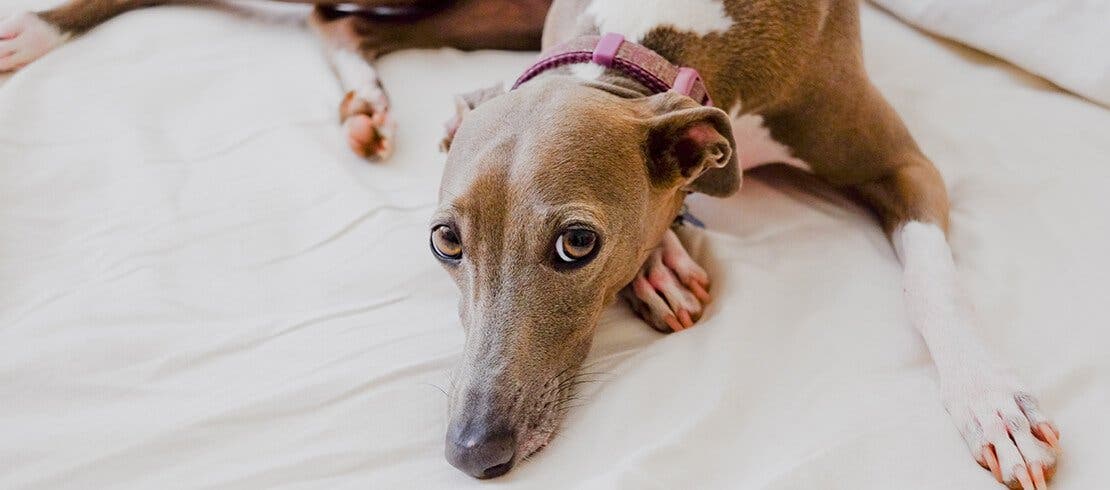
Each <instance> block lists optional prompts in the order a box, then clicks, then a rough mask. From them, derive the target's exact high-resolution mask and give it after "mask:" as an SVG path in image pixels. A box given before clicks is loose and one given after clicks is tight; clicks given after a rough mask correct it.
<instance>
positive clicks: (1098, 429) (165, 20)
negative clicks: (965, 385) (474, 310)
mask: <svg viewBox="0 0 1110 490" xmlns="http://www.w3.org/2000/svg"><path fill="white" fill-rule="evenodd" d="M24 3H25V4H26V2H24ZM9 6H10V5H9ZM863 20H864V37H865V47H866V52H867V53H866V54H867V59H868V65H869V67H870V70H871V73H872V76H873V77H874V80H875V82H876V83H877V84H878V85H880V86H881V88H882V89H883V90H884V92H885V93H886V94H887V95H888V97H889V98H890V100H891V102H892V103H893V104H894V105H895V106H896V107H897V108H898V110H899V111H900V112H901V113H902V115H903V116H904V117H905V119H906V120H907V122H908V124H909V125H910V127H911V128H912V130H913V132H914V133H915V134H916V136H917V138H918V140H919V141H920V143H921V144H922V145H923V146H924V148H925V149H926V150H927V152H928V153H929V154H930V155H931V156H932V157H933V158H934V159H935V160H936V162H937V164H938V165H939V166H940V168H941V169H942V171H943V173H944V175H945V176H946V178H947V181H948V185H949V189H950V191H951V195H952V200H953V208H954V209H953V232H952V241H953V244H954V248H955V253H956V255H957V260H958V262H959V264H960V267H961V270H962V277H963V279H964V281H965V283H966V285H967V287H968V288H969V289H970V290H971V291H972V295H973V297H974V301H975V303H976V304H977V305H978V313H979V316H980V318H981V325H980V329H979V331H980V333H981V335H982V336H983V337H984V338H985V339H987V340H988V341H989V342H990V344H991V345H992V346H993V347H994V349H995V350H996V351H997V352H998V353H999V354H1000V355H1002V356H1003V357H1005V358H1006V359H1008V360H1009V362H1010V363H1011V364H1012V365H1013V366H1014V367H1015V369H1016V370H1017V371H1018V372H1020V374H1021V375H1022V376H1023V377H1024V378H1025V379H1026V380H1027V381H1028V383H1029V385H1030V387H1031V388H1032V389H1033V390H1034V391H1035V392H1037V393H1039V394H1040V397H1041V401H1042V403H1043V405H1044V408H1045V409H1046V410H1047V411H1048V412H1050V413H1051V414H1052V415H1053V416H1054V417H1055V420H1056V422H1057V424H1058V425H1059V427H1060V429H1061V431H1062V432H1063V443H1064V444H1065V446H1066V448H1067V453H1066V455H1065V457H1064V459H1063V462H1062V464H1061V467H1060V471H1059V475H1058V476H1057V478H1056V482H1055V485H1054V487H1053V488H1056V489H1060V490H1064V489H1074V490H1079V489H1083V490H1088V489H1092V488H1098V487H1099V486H1100V485H1103V484H1105V481H1106V478H1105V475H1104V471H1105V463H1106V461H1107V457H1108V455H1110V449H1108V445H1107V441H1108V440H1110V424H1108V422H1110V420H1108V417H1107V414H1108V413H1110V411H1108V409H1107V406H1108V405H1110V389H1108V382H1110V376H1108V375H1110V361H1108V356H1107V350H1108V347H1110V333H1108V331H1107V328H1106V324H1105V322H1106V320H1105V314H1104V309H1105V307H1106V301H1107V298H1108V294H1107V293H1108V292H1110V291H1108V287H1107V284H1108V280H1110V277H1108V276H1110V273H1108V270H1110V267H1108V265H1110V259H1108V258H1107V256H1106V251H1107V250H1110V218H1108V212H1107V201H1106V196H1107V189H1110V165H1108V164H1110V161H1108V155H1110V112H1108V111H1107V110H1106V109H1104V108H1101V107H1098V106H1096V105H1094V104H1092V103H1089V102H1085V101H1083V100H1081V99H1078V98H1076V97H1074V96H1071V95H1068V94H1065V93H1062V92H1059V91H1057V90H1056V89H1054V88H1051V87H1049V86H1047V84H1045V83H1044V82H1041V81H1038V79H1036V78H1034V77H1031V76H1028V75H1025V74H1023V73H1022V72H1020V71H1017V70H1015V69H1012V68H1009V67H1008V66H1007V65H1004V64H1002V63H1000V62H997V61H994V60H992V59H990V58H987V57H985V56H983V55H979V54H976V53H974V52H971V51H969V50H965V49H962V48H957V47H955V46H953V45H951V44H947V43H945V42H941V41H937V40H935V39H931V38H929V37H926V36H924V35H922V34H920V33H919V32H917V31H915V30H913V29H911V28H908V27H905V26H904V25H902V24H900V23H898V22H897V21H895V20H893V19H892V18H890V17H888V16H887V15H885V14H882V13H878V12H877V11H876V10H874V9H873V8H871V7H865V8H864V19H863ZM530 59H531V55H529V54H520V53H517V54H509V53H476V54H464V53H459V52H455V51H451V50H441V51H420V52H405V53H400V54H397V55H394V56H390V57H388V58H386V59H385V60H383V61H382V62H381V64H380V66H381V72H382V74H383V76H384V79H385V83H386V85H387V86H388V88H389V90H390V92H391V94H392V97H393V101H394V104H395V114H396V115H397V119H398V120H399V121H400V130H399V136H398V141H397V143H398V144H397V147H398V151H397V153H396V155H395V157H394V158H393V159H392V160H391V161H389V162H388V163H384V164H377V165H372V164H367V163H366V162H363V161H361V160H359V159H358V158H356V157H354V156H352V155H351V154H350V153H349V152H348V150H347V149H346V147H345V145H344V144H343V141H342V139H341V137H340V135H339V132H338V128H337V123H336V121H335V104H336V102H337V101H338V100H339V97H340V95H341V94H340V91H339V88H338V86H337V84H336V82H335V81H334V79H333V77H332V76H331V75H330V73H329V72H328V70H327V68H326V66H325V64H324V61H323V59H322V57H321V55H320V52H319V50H318V48H317V47H316V45H315V44H314V42H313V40H312V37H311V35H310V34H309V33H307V32H306V31H305V30H304V29H302V28H300V27H298V26H297V25H296V24H291V23H289V22H273V21H266V20H260V19H252V18H245V17H244V16H242V15H233V14H230V13H228V12H223V11H214V10H206V9H201V8H188V7H166V8H157V9H151V10H147V11H142V12H135V13H130V14H127V15H125V16H123V17H120V18H118V19H116V20H113V21H111V22H110V23H108V24H107V25H104V26H102V27H101V28H98V29H96V30H94V31H92V32H91V33H89V34H88V35H86V36H83V37H81V38H79V39H77V40H75V41H73V42H72V43H71V44H69V45H67V46H65V47H64V48H62V49H60V50H58V51H56V52H54V53H52V54H50V55H48V56H47V57H46V58H44V59H42V60H41V61H39V62H38V63H36V64H33V65H32V66H30V67H29V68H27V69H25V70H24V71H21V72H19V73H18V74H16V75H14V76H12V77H10V78H9V79H7V80H6V82H5V83H4V84H3V86H2V87H0V488H6V489H15V488H20V489H22V488H36V489H46V488H51V489H53V488H82V489H85V488H141V489H150V488H159V489H168V488H329V489H331V488H359V489H365V488H383V489H384V488H389V489H393V488H421V489H423V488H478V487H494V488H502V487H513V488H548V487H550V488H629V489H640V488H743V489H768V490H770V489H803V488H823V489H891V488H899V489H937V488H953V489H955V488H959V489H972V488H977V489H994V488H999V487H997V484H995V483H993V480H992V479H991V477H990V475H989V474H988V473H987V472H985V471H983V470H981V469H980V468H979V467H978V466H976V465H975V464H974V463H973V462H972V461H971V459H970V458H969V457H968V455H967V453H966V448H965V446H964V444H963V442H962V441H961V439H960V437H959V435H958V434H957V432H956V430H955V429H954V428H953V427H952V426H951V425H950V422H949V420H948V419H947V417H946V414H945V413H944V409H943V407H942V406H941V404H940V402H939V401H938V398H937V395H936V389H935V373H934V371H933V368H932V367H931V364H930V361H929V359H928V356H927V352H926V350H925V348H924V345H923V344H922V342H921V341H920V340H919V339H918V337H917V336H916V334H915V333H914V332H913V331H912V330H911V329H910V327H909V325H908V324H907V322H906V318H905V314H904V311H903V307H902V303H901V294H900V280H899V267H898V265H897V261H896V259H895V257H894V255H893V253H892V252H891V250H890V247H889V246H888V245H887V243H886V241H885V239H884V238H883V236H882V234H881V233H880V231H879V230H878V228H877V226H875V224H874V223H873V222H872V220H871V219H870V218H869V217H868V216H867V215H866V214H865V213H863V212H862V211H860V210H858V209H855V208H852V207H845V206H840V205H836V204H833V203H829V202H827V201H825V200H822V199H819V198H816V197H814V196H812V195H810V194H808V193H804V192H800V191H797V190H790V189H786V190H783V189H781V188H778V187H772V186H769V185H768V184H767V180H768V179H764V180H763V181H760V180H759V179H750V180H748V181H747V182H746V184H745V187H744V189H743V190H742V192H741V193H740V194H739V195H738V196H737V197H735V198H732V199H728V200H724V201H712V200H708V199H699V200H697V201H696V202H695V205H694V207H695V209H696V211H697V212H698V213H700V214H701V215H702V217H703V218H704V219H705V220H706V221H708V222H709V224H710V227H711V228H712V231H711V232H709V234H708V240H706V243H707V251H706V254H707V256H708V257H709V262H710V264H711V267H710V268H711V272H712V274H713V275H714V277H715V279H716V286H715V293H716V296H717V298H718V300H717V301H716V302H715V303H714V305H713V306H712V308H711V310H710V313H709V314H708V316H707V317H706V318H705V319H703V320H702V322H701V324H700V325H699V326H698V327H697V328H695V329H693V330H692V331H689V332H685V333H682V334H681V335H671V336H663V335H659V334H656V333H654V332H653V331H651V330H650V329H648V328H647V327H645V326H644V325H642V324H641V323H640V322H638V321H637V320H636V319H635V318H634V317H633V316H632V315H631V314H630V313H629V312H628V311H627V310H626V308H624V307H623V306H621V305H617V306H615V307H613V308H611V310H610V311H609V312H608V313H607V315H606V318H605V320H604V322H603V325H602V326H601V327H600V331H599V333H598V336H597V339H596V343H595V347H594V350H593V352H592V354H591V360H590V362H591V363H593V367H592V368H591V369H593V370H596V371H600V372H603V373H604V374H603V375H602V376H601V378H602V379H603V381H602V382H599V383H595V384H591V385H587V386H586V388H585V390H584V395H585V396H584V399H583V402H582V404H581V406H579V407H577V408H575V409H574V410H572V411H571V413H570V415H569V418H568V419H567V421H566V424H565V427H564V429H563V430H562V432H561V434H560V435H559V437H558V438H557V439H556V440H555V441H554V442H553V444H552V445H551V446H550V447H549V448H548V449H547V450H545V451H543V452H542V453H540V454H538V455H536V456H535V457H534V458H532V459H531V460H530V461H528V462H526V463H525V464H522V465H520V467H518V468H517V469H515V470H514V471H513V472H512V473H511V474H510V475H508V476H507V477H505V478H502V479H498V480H496V481H491V482H484V483H480V482H477V481H475V480H472V479H470V478H469V477H466V476H464V475H463V474H462V473H460V472H458V471H456V470H455V469H453V468H452V467H451V466H449V465H448V464H447V463H446V462H445V461H444V459H443V456H442V452H443V446H442V441H443V434H444V430H445V425H446V420H445V397H444V395H443V394H442V393H441V392H440V390H439V389H438V388H437V386H441V387H442V386H446V385H447V384H448V382H449V377H450V370H451V368H452V366H453V365H454V364H455V363H456V362H457V361H458V359H459V355H460V346H461V344H462V333H461V331H460V329H459V327H458V324H457V320H456V312H455V294H456V293H455V288H454V286H453V285H452V283H451V282H450V280H449V278H448V276H447V275H446V274H445V273H444V272H443V271H441V270H440V268H439V266H438V265H437V264H436V263H435V261H434V260H433V259H432V258H431V255H430V254H429V252H428V250H427V245H426V232H427V231H426V220H427V219H428V217H429V214H430V212H431V210H432V208H433V206H434V203H435V192H436V188H437V186H438V181H439V174H440V167H441V164H442V160H443V157H442V156H441V155H440V154H439V153H437V152H436V150H435V144H436V142H437V141H438V137H439V131H440V130H441V122H442V121H443V120H445V119H446V117H447V116H448V115H449V113H450V111H451V110H452V104H451V94H452V93H455V92H459V91H463V90H467V89H470V88H475V87H479V86H483V85H485V84H486V83H488V82H490V81H493V80H500V79H505V78H509V77H511V76H513V75H514V74H515V73H516V72H517V71H518V70H520V69H522V68H523V67H524V66H526V64H527V63H528V61H529V60H530ZM771 177H772V178H770V180H776V179H775V178H774V176H771Z"/></svg>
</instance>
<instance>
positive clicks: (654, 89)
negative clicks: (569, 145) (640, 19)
mask: <svg viewBox="0 0 1110 490" xmlns="http://www.w3.org/2000/svg"><path fill="white" fill-rule="evenodd" d="M551 74H561V75H570V77H569V78H568V79H569V80H575V81H578V82H580V83H581V84H582V85H585V86H589V87H593V88H597V89H600V90H604V91H606V92H609V93H612V94H615V95H618V96H621V97H627V98H633V97H643V96H649V95H653V94H657V93H660V92H666V91H674V92H677V93H680V94H683V95H686V96H689V97H691V98H693V99H694V100H695V101H697V102H698V103H700V104H703V105H709V106H712V105H713V102H712V100H711V98H710V96H709V89H708V87H707V86H706V85H705V83H704V82H703V81H702V79H701V76H700V74H699V73H698V71H697V70H696V69H694V68H690V67H682V66H678V65H676V64H674V62H673V61H672V60H669V59H667V58H665V57H664V56H663V55H661V54H659V53H658V52H656V51H654V50H652V49H650V48H648V47H647V46H644V45H642V44H637V43H635V42H631V41H627V40H625V39H624V36H622V35H620V34H614V33H609V34H605V35H603V36H600V37H599V36H582V37H579V38H575V39H572V40H571V41H568V42H566V43H563V44H561V45H559V46H556V47H555V48H553V49H551V50H549V51H548V52H545V53H543V55H541V57H540V59H539V61H537V62H536V63H535V64H533V65H532V66H531V67H529V68H528V69H527V70H525V71H524V73H523V74H521V76H520V77H519V78H518V79H517V81H516V83H515V84H514V85H513V87H512V88H514V89H515V88H517V87H519V86H520V85H523V84H525V83H527V82H529V81H531V80H533V79H535V78H539V77H544V76H549V75H551Z"/></svg>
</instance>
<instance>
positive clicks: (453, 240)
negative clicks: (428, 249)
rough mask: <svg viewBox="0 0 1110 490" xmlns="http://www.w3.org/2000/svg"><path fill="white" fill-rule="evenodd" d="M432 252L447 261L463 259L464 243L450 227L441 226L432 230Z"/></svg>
mask: <svg viewBox="0 0 1110 490" xmlns="http://www.w3.org/2000/svg"><path fill="white" fill-rule="evenodd" d="M432 251H433V252H435V253H436V255H438V256H439V257H440V258H442V259H445V260H458V259H459V258H461V257H462V242H460V241H459V235H457V234H455V230H452V229H451V227H450V226H447V225H439V226H437V227H435V228H433V229H432Z"/></svg>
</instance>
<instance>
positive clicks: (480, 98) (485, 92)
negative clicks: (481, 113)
mask: <svg viewBox="0 0 1110 490" xmlns="http://www.w3.org/2000/svg"><path fill="white" fill-rule="evenodd" d="M503 93H505V84H503V83H498V84H497V85H493V86H490V87H486V88H483V89H478V90H475V91H473V92H467V93H465V94H460V95H456V96H455V115H454V116H453V117H452V118H451V119H450V120H448V121H447V123H445V124H444V129H445V130H446V132H445V133H444V135H443V140H442V141H440V142H439V149H440V150H442V151H447V150H448V149H450V148H451V142H452V141H454V140H455V132H456V131H458V130H459V125H461V124H462V120H463V118H464V117H466V115H467V114H469V113H470V111H472V110H474V108H475V107H478V106H479V105H482V103H483V102H485V101H487V100H490V99H492V98H494V97H497V96H498V95H501V94H503Z"/></svg>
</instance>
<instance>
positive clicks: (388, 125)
mask: <svg viewBox="0 0 1110 490" xmlns="http://www.w3.org/2000/svg"><path fill="white" fill-rule="evenodd" d="M339 117H340V120H341V121H342V122H343V131H344V132H345V133H346V136H347V145H349V146H350V147H351V151H354V152H355V154H356V155H358V156H360V157H363V158H367V159H372V160H384V159H386V158H388V157H389V155H390V154H391V153H392V152H393V131H394V128H395V124H394V121H393V118H392V117H391V116H390V115H389V98H387V97H386V95H385V92H384V91H383V90H382V89H381V88H378V87H372V88H368V89H366V90H352V91H350V92H347V95H346V96H345V97H343V102H341V103H340V104H339Z"/></svg>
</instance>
